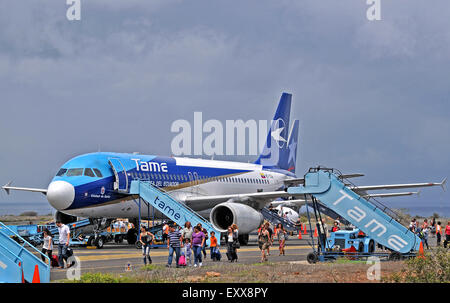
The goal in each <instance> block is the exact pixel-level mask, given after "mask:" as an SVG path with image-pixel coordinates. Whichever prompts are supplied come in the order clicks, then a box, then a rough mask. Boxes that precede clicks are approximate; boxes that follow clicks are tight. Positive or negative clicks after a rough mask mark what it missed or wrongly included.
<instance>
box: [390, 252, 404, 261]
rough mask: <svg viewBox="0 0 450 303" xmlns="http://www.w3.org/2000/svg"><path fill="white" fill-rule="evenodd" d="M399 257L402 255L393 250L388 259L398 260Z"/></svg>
mask: <svg viewBox="0 0 450 303" xmlns="http://www.w3.org/2000/svg"><path fill="white" fill-rule="evenodd" d="M401 259H402V255H401V254H400V253H399V252H397V251H393V252H391V253H390V254H389V261H400V260H401Z"/></svg>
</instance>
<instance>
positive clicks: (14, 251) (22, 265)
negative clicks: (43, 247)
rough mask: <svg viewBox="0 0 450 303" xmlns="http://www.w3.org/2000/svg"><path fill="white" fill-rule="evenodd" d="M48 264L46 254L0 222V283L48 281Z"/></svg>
mask: <svg viewBox="0 0 450 303" xmlns="http://www.w3.org/2000/svg"><path fill="white" fill-rule="evenodd" d="M13 238H15V239H19V240H20V243H18V242H17V241H16V240H14V239H13ZM42 256H43V257H44V259H45V260H46V262H43V261H42V259H41V257H42ZM49 264H50V260H49V258H48V257H47V256H46V255H43V254H42V253H41V252H40V251H39V250H38V249H36V248H35V247H34V246H33V245H31V244H30V243H29V242H27V241H26V240H25V239H24V238H22V237H21V236H20V235H19V234H18V233H16V232H15V231H13V230H12V229H10V228H9V227H8V226H6V225H4V224H3V223H1V222H0V283H25V282H28V283H48V282H50V265H49Z"/></svg>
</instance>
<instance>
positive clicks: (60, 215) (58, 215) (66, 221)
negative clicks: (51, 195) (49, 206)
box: [55, 210, 77, 224]
mask: <svg viewBox="0 0 450 303" xmlns="http://www.w3.org/2000/svg"><path fill="white" fill-rule="evenodd" d="M55 220H57V221H58V220H60V221H61V223H63V224H69V223H73V222H76V221H77V217H74V216H71V215H67V214H65V213H62V212H60V211H59V210H58V211H56V213H55Z"/></svg>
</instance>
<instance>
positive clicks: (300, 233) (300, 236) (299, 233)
mask: <svg viewBox="0 0 450 303" xmlns="http://www.w3.org/2000/svg"><path fill="white" fill-rule="evenodd" d="M298 238H299V239H300V240H301V239H302V231H301V230H299V231H298Z"/></svg>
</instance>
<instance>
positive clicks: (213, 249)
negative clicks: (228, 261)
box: [209, 231, 220, 261]
mask: <svg viewBox="0 0 450 303" xmlns="http://www.w3.org/2000/svg"><path fill="white" fill-rule="evenodd" d="M209 241H210V244H209V247H210V254H211V260H213V261H220V257H219V255H220V252H219V247H218V245H217V238H216V233H215V232H214V231H212V232H211V237H210V238H209Z"/></svg>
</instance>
